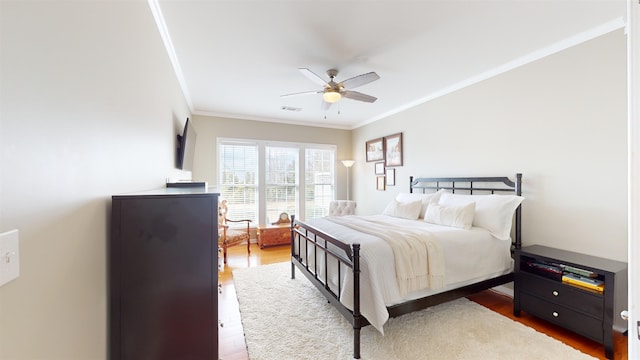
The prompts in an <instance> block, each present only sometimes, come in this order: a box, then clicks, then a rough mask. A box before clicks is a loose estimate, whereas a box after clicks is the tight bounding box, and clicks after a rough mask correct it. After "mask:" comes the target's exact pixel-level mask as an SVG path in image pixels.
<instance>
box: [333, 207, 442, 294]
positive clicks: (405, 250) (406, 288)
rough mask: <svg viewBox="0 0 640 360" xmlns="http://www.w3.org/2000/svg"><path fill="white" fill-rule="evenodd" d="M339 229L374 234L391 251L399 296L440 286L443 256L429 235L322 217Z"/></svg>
mask: <svg viewBox="0 0 640 360" xmlns="http://www.w3.org/2000/svg"><path fill="white" fill-rule="evenodd" d="M325 219H327V220H329V221H332V222H334V223H337V224H340V225H342V226H345V227H348V228H351V229H353V230H357V231H360V232H363V233H366V234H370V235H374V236H377V237H379V238H381V239H382V240H384V241H385V242H386V243H387V244H389V246H390V247H391V249H392V250H393V256H394V262H395V269H396V278H397V280H398V289H399V291H400V294H401V295H402V296H404V295H405V294H407V293H409V292H412V291H415V290H421V289H426V288H429V289H438V288H441V287H443V286H444V256H443V252H442V249H441V248H440V244H439V243H438V241H436V240H434V239H433V237H432V236H431V234H430V233H428V232H424V231H412V230H409V229H402V228H397V227H396V228H392V227H390V226H389V225H388V224H387V223H384V222H380V221H375V220H374V219H369V218H362V217H358V216H341V217H332V216H329V217H326V218H325Z"/></svg>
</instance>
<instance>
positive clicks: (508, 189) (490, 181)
mask: <svg viewBox="0 0 640 360" xmlns="http://www.w3.org/2000/svg"><path fill="white" fill-rule="evenodd" d="M440 189H445V190H451V192H453V193H456V192H462V193H464V194H495V193H513V194H515V195H519V196H521V195H522V174H516V180H515V181H513V180H511V179H509V178H508V177H506V176H502V177H500V176H497V177H432V178H423V177H419V178H414V177H413V176H410V177H409V192H411V193H413V192H414V190H419V191H420V190H421V191H422V192H423V193H426V192H431V191H438V190H440ZM515 218H516V224H515V239H514V242H513V244H514V246H515V248H516V249H518V248H520V247H521V246H522V224H521V218H522V205H520V206H518V208H517V209H516V214H515Z"/></svg>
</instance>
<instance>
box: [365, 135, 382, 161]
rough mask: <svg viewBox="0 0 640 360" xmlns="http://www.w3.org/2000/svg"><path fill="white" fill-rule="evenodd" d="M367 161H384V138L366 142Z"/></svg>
mask: <svg viewBox="0 0 640 360" xmlns="http://www.w3.org/2000/svg"><path fill="white" fill-rule="evenodd" d="M366 154H367V161H380V160H383V161H384V141H383V138H378V139H373V140H369V141H367V143H366Z"/></svg>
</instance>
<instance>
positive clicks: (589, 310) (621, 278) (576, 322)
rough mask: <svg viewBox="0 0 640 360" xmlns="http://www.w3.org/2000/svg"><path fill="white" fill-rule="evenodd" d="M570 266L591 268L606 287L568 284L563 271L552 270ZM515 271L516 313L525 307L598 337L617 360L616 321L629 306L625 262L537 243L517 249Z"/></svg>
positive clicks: (539, 314)
mask: <svg viewBox="0 0 640 360" xmlns="http://www.w3.org/2000/svg"><path fill="white" fill-rule="evenodd" d="M540 264H542V265H543V267H544V266H546V265H549V266H552V268H548V269H543V268H541V267H540ZM566 266H570V267H574V268H578V269H581V270H585V271H589V272H592V273H593V276H596V277H595V278H596V279H598V280H600V281H603V282H604V289H603V291H597V290H592V289H589V288H586V287H582V286H578V285H573V284H569V283H564V282H563V281H562V277H563V271H560V273H557V272H556V271H552V270H557V269H560V270H562V269H563V267H564V268H566ZM514 273H515V280H514V297H513V313H514V315H515V316H520V311H521V310H523V311H525V312H527V313H529V314H531V315H534V316H536V317H539V318H541V319H544V320H547V321H549V322H551V323H553V324H556V325H558V326H561V327H563V328H566V329H568V330H571V331H573V332H575V333H577V334H580V335H582V336H584V337H587V338H589V339H592V340H595V341H597V342H599V343H601V344H603V345H604V351H605V356H606V357H607V358H608V359H612V358H613V325H614V320H615V319H617V318H618V317H619V314H620V311H622V310H624V309H626V308H627V305H626V304H627V264H626V263H624V262H620V261H614V260H608V259H603V258H599V257H595V256H590V255H584V254H579V253H575V252H571V251H566V250H560V249H555V248H551V247H546V246H541V245H533V246H527V247H523V248H521V249H516V251H515V269H514ZM565 273H566V272H565ZM625 326H626V324H625Z"/></svg>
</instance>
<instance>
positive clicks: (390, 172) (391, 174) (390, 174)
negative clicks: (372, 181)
mask: <svg viewBox="0 0 640 360" xmlns="http://www.w3.org/2000/svg"><path fill="white" fill-rule="evenodd" d="M385 177H386V178H387V186H396V169H393V168H387V173H386V174H385Z"/></svg>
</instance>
